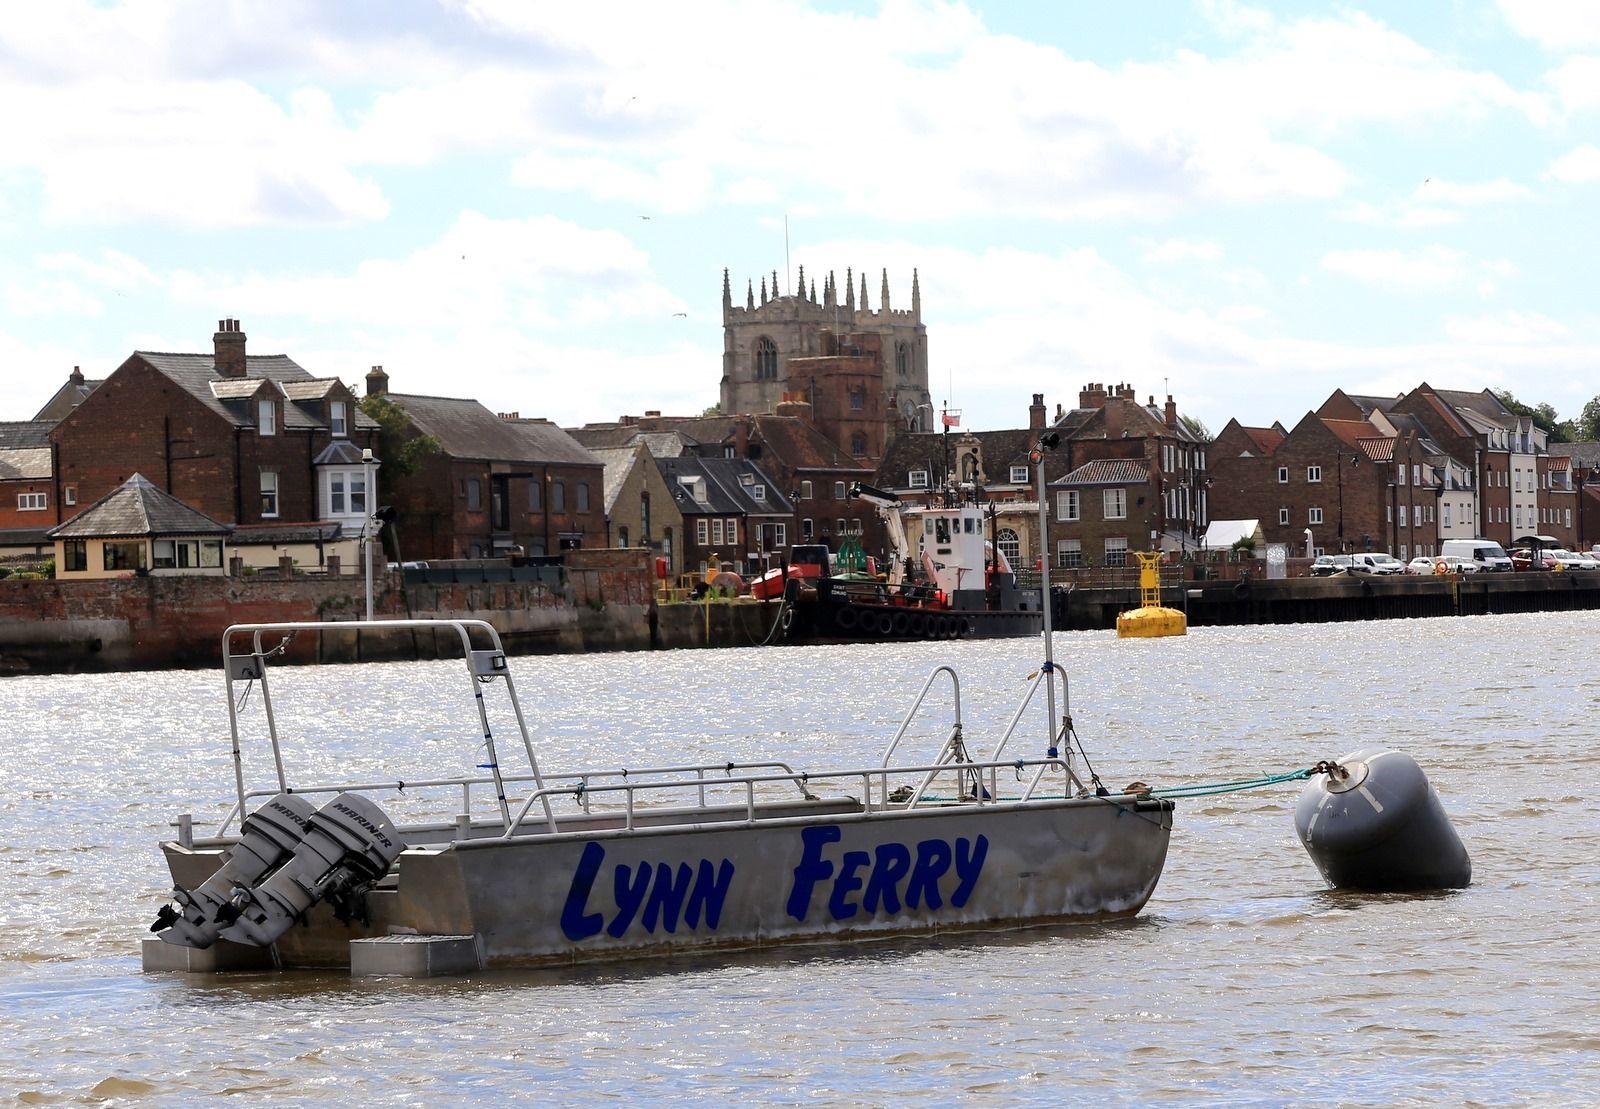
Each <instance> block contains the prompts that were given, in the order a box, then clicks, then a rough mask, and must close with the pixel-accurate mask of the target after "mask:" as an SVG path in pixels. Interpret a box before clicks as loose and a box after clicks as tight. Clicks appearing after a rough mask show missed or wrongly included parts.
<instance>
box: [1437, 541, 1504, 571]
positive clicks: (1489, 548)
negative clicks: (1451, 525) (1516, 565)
mask: <svg viewBox="0 0 1600 1109" xmlns="http://www.w3.org/2000/svg"><path fill="white" fill-rule="evenodd" d="M1439 553H1440V554H1441V555H1443V556H1445V557H1446V558H1451V557H1455V558H1465V559H1470V560H1471V561H1472V562H1475V563H1477V564H1478V568H1479V569H1480V570H1494V571H1499V572H1509V571H1510V570H1511V569H1512V566H1511V558H1510V556H1509V555H1507V554H1506V552H1505V548H1504V547H1502V546H1500V544H1498V543H1496V542H1495V541H1494V540H1493V539H1482V538H1479V539H1446V540H1445V541H1444V542H1443V543H1441V544H1439Z"/></svg>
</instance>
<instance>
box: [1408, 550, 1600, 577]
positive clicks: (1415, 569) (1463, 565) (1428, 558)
mask: <svg viewBox="0 0 1600 1109" xmlns="http://www.w3.org/2000/svg"><path fill="white" fill-rule="evenodd" d="M1441 565H1442V566H1443V567H1444V569H1443V570H1440V569H1439V567H1440V566H1441ZM1597 565H1600V564H1597ZM1478 569H1479V566H1478V564H1477V563H1476V562H1473V561H1472V560H1471V559H1470V558H1462V557H1461V556H1460V555H1418V556H1417V557H1416V558H1413V559H1412V560H1411V561H1410V562H1408V563H1406V573H1408V574H1476V573H1477V572H1478Z"/></svg>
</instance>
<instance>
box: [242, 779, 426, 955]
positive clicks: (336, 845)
mask: <svg viewBox="0 0 1600 1109" xmlns="http://www.w3.org/2000/svg"><path fill="white" fill-rule="evenodd" d="M405 846H406V845H405V841H404V840H403V839H402V838H401V836H400V833H399V832H397V831H396V830H395V827H394V824H393V823H391V822H390V820H389V818H388V817H387V816H386V815H384V812H383V810H382V809H380V808H378V806H377V805H374V804H373V803H372V802H371V801H368V800H367V799H366V798H364V797H360V796H358V795H356V794H353V793H341V794H339V795H338V796H337V797H335V798H334V799H333V800H332V801H329V802H328V803H327V804H326V805H324V806H322V808H320V809H318V810H317V811H316V812H315V813H313V814H312V816H311V819H310V822H309V827H307V829H306V834H305V837H304V838H303V839H302V840H301V841H300V844H299V846H298V847H297V848H296V849H295V852H294V855H293V856H292V857H291V858H290V859H289V860H288V861H287V862H285V863H284V864H283V865H282V866H280V867H278V869H277V870H275V871H273V872H272V874H271V875H270V876H269V877H268V878H267V879H266V881H264V882H261V883H260V884H259V885H255V886H251V887H246V888H243V889H241V890H240V891H239V892H238V894H237V896H236V897H235V898H234V900H233V901H232V902H231V903H230V904H229V905H227V906H224V908H223V910H222V912H221V916H222V918H223V921H222V922H223V925H224V927H223V928H222V932H221V935H222V937H223V938H224V939H228V940H233V941H234V942H236V943H243V944H249V945H251V946H253V947H267V946H269V945H271V944H272V943H274V942H276V941H277V939H278V937H279V936H281V935H283V934H284V933H285V932H287V931H288V930H289V928H290V927H291V926H293V924H294V923H295V921H297V920H300V919H302V918H303V917H304V915H305V913H306V912H307V911H308V910H309V909H310V908H311V907H312V906H313V905H315V904H316V903H317V902H319V901H322V900H324V899H326V898H331V897H349V896H353V895H355V894H358V893H360V892H362V891H364V890H365V889H367V888H368V887H370V886H371V885H372V884H373V883H374V882H376V881H378V879H380V878H382V877H383V876H384V875H385V874H387V873H388V872H389V868H390V867H391V866H393V865H394V861H395V860H396V859H397V858H399V857H400V852H402V851H404V850H405Z"/></svg>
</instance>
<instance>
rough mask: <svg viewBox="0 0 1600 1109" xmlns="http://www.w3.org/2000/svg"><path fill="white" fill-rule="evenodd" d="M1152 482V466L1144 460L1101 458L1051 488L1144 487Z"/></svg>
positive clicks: (1051, 485)
mask: <svg viewBox="0 0 1600 1109" xmlns="http://www.w3.org/2000/svg"><path fill="white" fill-rule="evenodd" d="M1149 480H1150V466H1149V464H1148V463H1147V462H1145V461H1143V460H1142V459H1134V458H1100V459H1096V460H1095V461H1093V462H1085V463H1084V464H1083V465H1082V466H1079V467H1078V468H1077V469H1076V470H1073V471H1072V472H1071V473H1070V474H1067V475H1066V476H1065V477H1059V478H1056V480H1054V481H1052V482H1051V483H1050V488H1052V489H1056V488H1060V487H1062V486H1066V485H1144V484H1146V483H1147V482H1149Z"/></svg>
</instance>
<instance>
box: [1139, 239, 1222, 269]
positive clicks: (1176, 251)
mask: <svg viewBox="0 0 1600 1109" xmlns="http://www.w3.org/2000/svg"><path fill="white" fill-rule="evenodd" d="M1221 257H1222V248H1221V247H1220V246H1218V245H1217V244H1216V243H1215V242H1213V241H1212V240H1210V239H1167V240H1166V241H1164V242H1159V243H1151V244H1150V245H1149V246H1148V247H1146V248H1145V252H1144V260H1145V261H1146V262H1155V263H1160V264H1170V263H1177V262H1215V261H1218V260H1219V259H1221Z"/></svg>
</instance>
